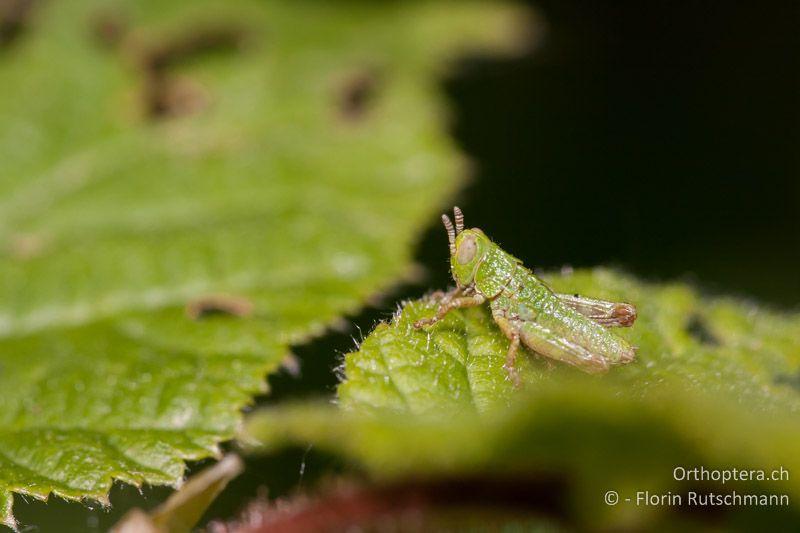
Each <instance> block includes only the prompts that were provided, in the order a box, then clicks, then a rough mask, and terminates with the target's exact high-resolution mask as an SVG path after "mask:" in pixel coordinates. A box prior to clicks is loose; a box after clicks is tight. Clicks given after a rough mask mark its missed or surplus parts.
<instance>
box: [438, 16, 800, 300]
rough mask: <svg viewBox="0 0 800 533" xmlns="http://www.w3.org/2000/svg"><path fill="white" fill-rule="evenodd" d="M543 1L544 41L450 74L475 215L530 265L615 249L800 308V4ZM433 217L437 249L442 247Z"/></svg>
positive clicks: (627, 262)
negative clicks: (514, 55)
mask: <svg viewBox="0 0 800 533" xmlns="http://www.w3.org/2000/svg"><path fill="white" fill-rule="evenodd" d="M535 6H538V7H539V10H540V11H541V12H542V13H543V15H544V18H545V20H546V21H547V25H548V34H547V36H546V38H545V40H544V42H543V46H541V47H540V48H539V49H538V50H537V51H536V52H535V53H533V54H531V55H529V56H528V57H524V58H520V59H516V60H512V61H497V60H491V61H489V60H485V61H482V60H472V61H469V62H467V63H466V64H465V65H464V68H462V69H461V73H460V74H459V75H458V76H456V77H455V78H453V79H451V80H449V81H448V82H447V83H446V90H447V93H448V95H449V96H450V98H451V99H452V101H453V106H454V107H455V109H456V113H455V117H456V119H455V124H454V128H453V129H454V135H455V137H456V139H457V140H458V142H459V143H460V144H461V145H462V147H463V149H464V151H466V152H467V153H468V154H469V155H470V156H471V157H472V158H473V159H474V161H475V162H476V163H477V166H478V172H477V176H476V180H475V182H474V184H473V185H472V186H471V187H469V188H468V189H467V190H466V191H465V192H464V194H463V196H462V199H461V200H460V202H461V204H462V205H461V207H462V208H463V209H464V210H465V213H466V217H467V223H468V225H478V226H482V229H484V230H485V231H487V232H488V234H489V235H490V236H492V237H493V238H494V239H495V240H496V241H498V242H499V243H500V244H502V245H503V247H504V248H506V249H507V250H508V251H510V252H511V253H513V254H514V255H516V256H518V257H520V258H522V259H523V261H525V263H526V264H528V265H529V266H538V267H545V268H552V267H559V266H561V265H562V264H564V263H568V264H571V265H573V266H594V265H597V264H610V265H612V266H618V267H621V268H623V269H625V270H628V271H630V272H632V273H634V274H637V275H639V276H642V277H644V278H646V279H652V280H657V281H662V280H673V279H676V278H679V279H687V278H688V279H690V280H691V281H693V282H695V284H696V285H698V286H699V287H700V288H701V289H705V290H707V291H710V292H712V293H732V294H735V295H738V296H743V297H752V298H755V299H758V300H761V301H762V302H766V303H771V304H773V305H775V306H778V307H782V308H794V309H796V308H797V304H798V302H799V301H800V280H798V274H800V259H799V257H800V256H798V247H799V246H800V107H799V106H798V104H799V103H800V61H799V60H800V53H799V52H800V31H798V28H799V27H800V3H797V2H785V3H771V4H762V3H759V4H752V3H749V2H739V3H737V2H703V3H697V2H686V3H681V2H666V1H655V2H653V1H649V2H637V1H634V0H631V1H614V2H575V1H573V2H563V1H556V0H546V1H543V2H537V3H536V4H535ZM436 230H437V232H439V233H437V234H436V235H434V240H435V241H436V242H435V243H430V242H429V241H430V239H428V240H426V242H425V243H424V246H423V250H422V254H423V262H424V263H426V264H431V259H432V258H433V256H434V254H438V255H439V257H446V248H443V247H444V245H443V244H442V242H443V235H444V233H443V232H440V231H439V228H438V227H437V228H436ZM431 244H435V245H437V249H436V250H435V251H434V250H430V251H429V245H431ZM445 274H446V272H445Z"/></svg>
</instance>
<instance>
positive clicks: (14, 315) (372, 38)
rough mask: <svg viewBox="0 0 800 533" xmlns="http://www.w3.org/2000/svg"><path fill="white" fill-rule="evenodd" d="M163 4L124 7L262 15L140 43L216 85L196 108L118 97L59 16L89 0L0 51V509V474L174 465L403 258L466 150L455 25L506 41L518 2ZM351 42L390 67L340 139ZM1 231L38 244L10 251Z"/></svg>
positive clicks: (69, 17) (105, 70)
mask: <svg viewBox="0 0 800 533" xmlns="http://www.w3.org/2000/svg"><path fill="white" fill-rule="evenodd" d="M168 4H169V5H167V4H164V3H158V5H156V4H152V5H151V4H143V5H141V6H139V5H137V7H136V8H135V9H133V8H132V9H131V11H130V28H132V29H135V32H137V33H138V34H139V35H146V36H153V35H156V36H157V35H169V33H168V31H167V30H168V29H170V28H172V29H175V28H191V26H188V25H187V24H188V23H189V22H190V21H197V20H203V19H202V17H203V16H206V17H208V15H209V13H216V14H219V16H218V17H216V18H215V19H214V20H219V21H222V22H224V21H246V23H247V27H248V28H251V27H252V28H254V31H258V30H259V29H261V28H265V29H268V31H269V46H268V47H267V46H263V47H262V46H254V47H253V48H252V49H248V50H247V53H243V54H237V55H236V56H235V60H233V58H232V57H230V54H228V55H227V56H225V58H224V60H220V61H214V60H213V58H211V57H209V56H208V54H204V53H201V54H200V55H196V54H195V53H194V52H193V53H192V54H191V56H190V57H191V59H190V60H189V61H190V62H191V63H192V64H191V65H189V64H185V61H183V60H180V61H179V62H177V61H178V60H177V59H176V60H175V61H176V62H175V63H173V62H172V60H157V61H155V63H156V64H161V65H165V66H160V67H159V69H161V70H165V71H168V72H169V73H170V76H172V75H173V74H175V75H182V74H184V73H185V74H186V75H189V76H192V79H193V80H195V79H197V80H198V81H200V82H202V83H203V84H204V85H205V84H208V86H210V87H214V92H215V94H214V97H215V98H214V106H213V108H209V109H208V112H204V113H197V114H195V115H193V116H192V117H191V119H187V120H175V121H170V123H169V124H168V125H164V126H166V127H162V125H161V124H158V125H156V124H154V123H153V122H152V121H147V122H145V121H132V120H128V119H127V117H128V116H129V115H128V114H126V110H125V109H122V110H121V112H119V111H120V110H119V108H120V107H121V106H120V104H121V103H125V104H130V102H129V101H128V100H127V95H128V94H129V93H130V88H131V86H133V85H135V84H136V82H137V79H136V75H137V73H136V72H131V70H130V69H128V68H126V66H125V65H124V64H123V62H122V61H119V60H118V58H116V57H114V56H113V55H112V54H109V53H108V50H105V49H102V48H101V47H99V46H98V45H97V43H96V42H95V41H93V40H92V38H91V37H90V36H89V35H87V33H88V32H87V28H86V27H85V24H84V25H77V24H75V21H84V22H85V21H88V20H90V16H91V14H92V13H93V12H95V9H96V6H94V5H91V4H89V3H86V2H73V1H70V2H47V3H43V4H42V8H41V10H40V11H37V23H38V24H39V25H38V26H37V31H36V32H31V33H30V35H26V38H25V42H24V45H25V46H18V47H15V49H14V53H15V54H19V57H18V58H17V57H15V58H14V61H0V76H1V77H2V78H3V80H4V83H3V84H2V85H1V86H0V92H2V98H0V115H2V116H3V117H4V125H5V126H6V127H7V128H8V131H13V132H21V133H24V134H25V135H23V137H22V138H21V137H19V136H18V135H16V134H15V135H6V136H0V160H2V161H3V164H2V166H0V250H1V251H2V252H0V362H1V363H2V371H1V372H0V390H3V394H2V395H0V449H2V450H3V453H2V454H0V455H1V456H0V494H2V497H3V499H2V502H0V503H2V504H3V505H2V506H0V518H1V519H2V520H3V521H6V522H8V521H10V520H12V519H11V516H10V512H11V511H10V502H11V496H10V494H11V492H14V491H19V492H23V493H25V494H28V495H30V496H32V497H38V498H44V497H46V496H47V495H48V494H56V495H60V496H63V497H65V498H68V499H71V500H76V501H77V500H82V501H89V500H91V499H96V500H103V499H105V498H106V497H107V493H108V490H109V487H110V486H111V484H112V483H113V482H114V480H121V481H124V482H128V483H134V484H141V483H153V484H167V485H169V484H174V483H176V482H177V481H178V480H179V479H180V478H181V476H182V474H183V471H184V467H185V463H184V462H185V461H186V460H194V459H202V458H205V457H209V456H211V455H214V454H215V453H216V452H217V451H218V445H219V443H220V442H221V441H224V440H226V439H229V438H231V437H232V436H233V435H234V434H235V431H236V428H237V427H238V425H239V422H240V420H241V410H242V408H243V407H244V406H246V405H247V404H248V402H249V401H250V400H251V399H252V397H253V395H255V394H257V393H258V392H259V391H261V390H262V385H263V382H264V376H265V375H267V374H268V373H270V372H273V371H275V370H276V369H277V368H278V365H279V364H280V361H281V359H282V358H283V356H284V355H285V353H286V350H287V348H288V346H290V345H291V344H295V343H300V342H303V341H304V340H306V339H308V338H309V336H311V335H314V334H318V333H320V332H322V331H324V330H325V328H326V327H328V325H329V324H331V323H332V322H333V321H334V320H335V318H336V317H338V316H341V315H344V314H347V313H354V312H356V310H357V309H359V308H360V306H362V305H363V303H364V301H365V300H366V299H367V298H368V296H369V295H372V294H374V293H376V292H379V291H381V290H383V289H385V288H386V287H388V286H390V285H391V284H392V283H393V282H394V281H395V280H396V279H398V278H399V277H400V276H401V275H402V273H403V272H404V271H405V269H406V267H407V265H408V264H409V263H410V262H411V253H412V250H411V243H412V242H413V241H414V236H415V235H416V234H417V231H418V230H419V228H420V227H421V226H422V225H423V222H424V221H425V220H427V219H429V218H430V217H432V216H433V213H434V212H435V210H437V209H438V205H439V204H440V203H441V202H442V201H444V199H445V198H447V197H448V196H450V195H452V194H453V193H454V191H455V190H456V188H457V187H458V184H459V177H460V175H461V171H462V170H463V167H462V165H461V163H460V162H459V156H458V154H457V152H456V151H455V149H454V146H453V144H452V142H450V141H449V140H448V138H447V135H446V131H445V128H444V127H443V126H442V124H441V121H440V119H441V117H442V116H443V114H444V113H443V104H444V101H443V99H442V98H441V95H440V94H439V93H438V92H436V91H435V90H434V87H435V83H434V80H435V78H436V76H438V74H439V72H440V70H439V66H440V65H441V63H442V62H447V61H450V60H452V59H453V58H454V57H455V55H456V54H457V52H459V51H460V50H463V47H464V45H465V44H466V43H474V45H475V46H476V47H478V48H480V49H482V50H486V51H489V50H498V49H504V48H505V47H504V43H505V42H506V40H507V36H508V35H509V33H510V32H509V31H508V28H509V24H508V23H509V21H511V20H513V19H514V17H513V15H514V14H515V13H517V12H518V11H519V9H518V8H515V7H510V6H509V5H507V4H502V3H499V2H475V3H472V2H470V3H467V4H465V3H462V2H435V3H428V2H425V3H416V2H408V3H406V2H401V3H394V2H392V3H381V4H369V3H359V2H356V3H347V4H346V5H345V6H340V7H337V8H336V9H333V10H332V9H329V8H327V7H326V6H324V5H323V3H317V2H312V3H302V5H298V4H297V3H296V2H290V1H284V0H275V1H270V2H256V1H249V0H241V1H239V0H236V1H234V2H226V3H225V4H224V6H223V5H221V4H220V3H218V2H212V1H207V0H199V1H193V2H177V3H174V4H173V3H172V2H169V3H168ZM40 15H41V18H38V17H39V16H40ZM354 19H355V20H359V21H361V22H360V23H359V24H352V23H351V22H352V21H353V20H354ZM205 20H207V18H206V19H205ZM431 30H433V31H431ZM139 32H141V33H139ZM420 33H424V34H425V35H430V39H431V40H428V39H425V40H422V41H421V40H420V39H419V38H418V37H419V35H420ZM512 33H513V32H512ZM128 37H129V36H128V34H126V35H125V36H123V37H122V39H123V41H125V43H127V42H128V41H127V39H128ZM423 41H424V42H423ZM141 42H142V43H143V44H144V45H148V44H149V43H153V42H156V41H155V40H150V39H143V40H142V41H141ZM125 43H121V44H120V46H119V47H118V49H119V53H125V51H126V50H129V49H126V44H125ZM362 43H365V47H369V49H368V50H366V49H365V50H364V51H363V52H359V49H360V47H361V46H362ZM193 47H194V45H192V46H188V47H187V48H188V49H193ZM167 55H169V54H167ZM180 55H181V54H178V56H180ZM184 57H186V58H187V60H188V57H189V56H184ZM364 57H367V58H370V59H372V58H375V61H376V63H377V64H380V65H383V68H385V69H386V73H387V76H394V73H395V72H396V71H397V70H399V69H402V73H403V76H404V80H405V82H406V83H405V84H403V86H402V87H400V88H399V89H402V90H396V89H398V87H394V86H393V87H392V90H391V91H386V92H385V93H382V94H381V104H382V106H383V104H384V103H385V104H386V106H385V107H382V111H385V113H383V112H382V113H381V114H380V115H378V114H375V115H373V116H372V117H370V118H371V120H368V121H362V122H361V127H360V128H359V132H358V134H359V135H360V136H361V138H360V140H359V142H357V143H356V142H353V139H352V138H344V137H346V136H343V135H342V134H341V129H336V128H335V127H333V125H332V123H331V122H332V121H331V120H330V118H331V103H330V92H329V90H328V89H329V88H330V86H331V85H330V81H331V80H333V79H335V77H336V75H337V73H339V72H341V71H342V69H343V68H346V67H347V66H348V65H352V64H354V63H357V62H358V61H359V58H364ZM309 58H324V61H316V60H314V61H309ZM229 60H230V61H229ZM195 62H196V63H197V64H196V65H195V64H194V63H195ZM145 63H146V61H145ZM265 65H269V67H270V68H265ZM173 67H174V68H173ZM157 70H158V69H157ZM195 70H196V72H195ZM31 95H36V98H35V99H34V98H31V97H30V96H31ZM398 131H402V132H404V135H403V136H402V142H399V140H400V139H399V138H398V135H397V132H398ZM30 139H36V142H28V141H27V140H30ZM23 141H24V142H26V150H24V151H20V149H19V146H20V144H19V143H20V142H23ZM186 146H189V147H191V150H186V149H185V147H186ZM332 221H334V222H335V223H332ZM14 235H42V236H46V246H44V247H38V249H36V250H34V253H29V252H28V251H26V250H24V248H25V247H22V248H21V249H19V250H18V251H20V250H21V251H24V252H25V253H18V254H16V255H15V254H14V253H8V251H9V250H10V248H11V246H10V245H12V241H13V236H14ZM34 248H37V247H35V246H34V247H28V250H32V249H34ZM309 258H313V260H309ZM208 294H231V295H246V296H247V299H248V300H250V301H252V302H253V304H254V306H255V309H257V310H258V312H253V313H252V314H250V315H249V316H241V317H236V319H230V320H228V319H225V320H190V319H189V318H187V315H186V313H187V311H186V308H185V306H186V303H187V302H190V301H192V300H193V299H197V298H201V297H202V296H203V295H208ZM201 314H202V313H201Z"/></svg>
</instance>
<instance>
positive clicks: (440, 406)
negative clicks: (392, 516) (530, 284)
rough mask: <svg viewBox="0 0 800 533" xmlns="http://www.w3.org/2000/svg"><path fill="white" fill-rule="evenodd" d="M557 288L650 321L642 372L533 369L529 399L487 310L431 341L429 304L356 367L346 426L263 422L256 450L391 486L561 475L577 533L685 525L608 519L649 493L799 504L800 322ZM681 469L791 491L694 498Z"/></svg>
mask: <svg viewBox="0 0 800 533" xmlns="http://www.w3.org/2000/svg"><path fill="white" fill-rule="evenodd" d="M547 279H548V281H549V282H550V284H551V286H552V287H553V288H554V289H555V290H558V291H561V292H578V293H581V294H586V295H590V296H596V297H599V298H605V299H612V300H620V301H629V302H632V303H634V304H635V305H636V306H637V308H638V311H639V319H638V320H637V322H636V324H635V325H634V327H633V328H630V329H626V330H620V334H622V335H625V336H626V337H627V338H629V339H630V340H631V341H632V342H633V343H634V344H636V345H638V347H639V351H638V353H637V358H636V361H635V362H633V363H631V364H629V365H626V366H622V367H615V368H612V369H611V370H610V371H609V373H608V374H606V375H603V376H591V375H586V374H583V373H581V372H580V371H578V370H576V369H574V368H572V367H568V366H566V365H555V366H552V368H549V367H548V364H547V363H546V362H545V361H543V360H541V359H537V358H536V357H534V356H533V355H532V354H529V353H526V354H525V355H526V356H525V357H523V358H522V361H521V363H522V364H521V366H520V373H521V376H522V378H523V380H524V387H523V388H522V389H521V390H515V389H514V388H513V386H512V385H511V383H510V382H509V381H508V380H507V379H506V376H505V371H504V370H503V368H502V364H503V362H504V360H505V354H506V350H507V347H508V340H507V339H505V337H504V336H503V334H502V332H501V331H500V330H499V329H498V328H497V327H496V326H495V325H494V323H493V322H492V320H491V315H490V314H489V312H488V309H487V308H486V307H485V306H483V307H478V308H471V309H466V310H461V311H453V312H451V313H449V314H448V315H447V317H446V319H445V320H443V321H441V322H440V323H438V324H436V325H434V326H433V327H430V328H428V329H427V330H426V331H419V330H415V329H414V328H413V327H412V326H411V324H412V323H413V322H414V321H416V320H418V319H420V318H423V317H426V316H430V315H431V314H432V313H433V312H434V310H435V307H436V304H435V302H433V301H432V300H420V301H415V302H410V303H408V304H406V305H405V306H404V307H403V309H402V310H401V311H399V312H398V314H397V315H396V316H395V317H394V319H393V320H392V321H391V323H389V324H381V325H379V326H378V327H377V328H376V329H375V330H374V331H373V332H372V333H371V334H370V335H369V336H368V337H367V338H366V339H365V340H364V342H363V343H362V344H361V346H360V348H359V350H358V351H357V352H354V353H351V354H348V355H347V356H346V358H345V375H346V378H345V380H344V382H343V383H342V384H341V385H340V387H339V399H340V408H339V409H338V410H334V409H333V408H331V407H325V406H319V405H314V404H312V405H294V406H288V407H283V408H282V407H277V408H273V409H271V410H264V411H261V412H259V413H255V414H254V415H252V416H251V417H250V419H249V421H248V425H247V430H246V432H245V433H244V436H243V439H244V440H245V441H247V442H249V443H250V445H251V446H253V448H254V449H257V450H261V451H264V450H269V449H274V448H277V447H281V446H285V445H286V444H289V443H309V442H310V443H315V444H316V445H318V446H319V447H322V448H326V449H329V450H333V451H335V452H338V453H340V454H342V455H344V456H346V457H349V458H351V459H353V460H355V461H357V462H359V463H360V464H362V465H363V466H364V467H365V468H366V469H367V471H368V472H370V473H371V474H372V475H373V476H376V477H378V478H382V477H398V476H400V477H409V476H411V477H419V476H441V475H452V474H453V473H465V472H467V473H470V472H475V471H477V472H485V473H488V474H490V475H493V476H505V475H531V476H537V475H541V474H542V473H545V474H553V475H556V476H560V478H562V479H565V480H568V482H569V486H570V490H569V492H568V495H567V496H566V497H567V499H568V500H569V501H568V502H565V503H566V504H567V505H568V507H569V508H571V509H573V508H574V509H575V510H576V513H575V515H574V517H576V520H577V523H575V524H567V525H571V526H577V527H579V528H586V527H590V526H591V527H594V528H597V527H599V526H598V524H601V525H607V526H609V527H622V526H625V525H628V526H629V525H630V524H639V525H641V526H643V527H644V529H648V528H650V527H655V526H656V525H658V522H657V521H658V520H661V519H665V520H667V519H669V518H672V519H675V518H676V515H675V514H674V513H673V512H677V509H667V510H664V509H663V508H661V511H659V509H660V508H646V507H645V506H636V505H635V504H628V503H625V502H622V503H621V504H620V505H618V506H607V505H605V503H604V502H603V495H604V493H605V492H606V491H608V490H616V491H618V492H619V493H620V494H621V495H622V496H623V497H629V498H633V500H634V501H635V498H636V494H637V492H638V491H650V492H651V493H654V494H661V493H666V492H668V491H672V493H675V494H683V495H684V497H686V495H687V493H688V491H690V490H695V491H698V490H700V491H702V490H703V489H704V488H705V489H706V490H712V491H714V492H718V493H725V492H729V491H730V490H731V488H733V489H734V490H736V491H739V492H740V493H757V494H761V493H764V494H777V495H781V494H787V495H789V497H790V499H791V501H794V500H796V499H797V498H800V482H799V481H798V479H797V476H795V475H794V474H793V472H796V471H800V456H798V454H797V449H800V424H798V423H797V412H798V410H799V409H800V388H799V387H798V386H797V379H798V375H800V345H798V343H797V342H796V339H797V338H800V316H798V315H797V314H786V313H778V312H773V311H769V310H765V309H763V308H759V307H757V306H755V305H753V304H749V303H743V302H739V301H735V300H732V299H727V298H709V297H704V296H702V295H700V294H698V293H697V292H696V291H694V290H692V289H691V288H690V287H688V286H686V285H684V284H667V285H657V284H648V283H643V282H639V281H636V280H635V279H633V278H631V277H628V276H624V275H621V274H618V273H615V272H612V271H608V270H603V269H595V270H590V271H579V272H577V273H575V274H573V275H570V276H548V277H547ZM677 466H684V467H686V468H692V467H701V466H702V467H705V468H707V469H715V468H716V469H720V468H738V469H764V470H765V471H766V472H771V471H772V470H774V469H778V468H781V467H782V468H784V469H786V470H787V471H788V472H790V476H789V479H788V480H784V481H775V482H773V481H764V482H758V481H742V482H739V483H734V484H732V485H728V486H722V485H720V484H719V483H713V482H712V483H710V484H708V483H706V484H703V483H700V484H698V483H694V484H692V483H690V482H687V481H683V482H681V481H679V480H675V479H674V478H673V469H674V468H675V467H677ZM662 511H663V512H664V513H666V515H659V514H658V513H659V512H662ZM739 511H741V512H742V513H743V514H747V513H758V510H757V509H737V512H739ZM731 512H733V511H731ZM787 512H788V511H787ZM748 516H751V515H748ZM752 516H755V515H752ZM678 518H680V517H678ZM793 519H794V520H797V521H798V523H800V517H798V516H794V518H793ZM694 525H695V526H696V525H697V523H695V524H694Z"/></svg>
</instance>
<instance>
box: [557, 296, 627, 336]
mask: <svg viewBox="0 0 800 533" xmlns="http://www.w3.org/2000/svg"><path fill="white" fill-rule="evenodd" d="M556 297H557V298H558V299H559V300H560V301H561V303H563V304H564V305H566V306H567V307H570V308H571V309H573V310H575V311H577V312H579V313H580V314H582V315H583V316H585V317H586V318H589V319H591V320H593V321H594V322H597V323H598V324H600V325H601V326H603V327H605V328H618V327H621V328H627V327H630V326H632V325H633V323H634V322H636V316H637V314H636V307H634V306H632V305H631V304H627V303H623V302H609V301H607V300H598V299H597V298H587V297H585V296H581V295H579V294H556Z"/></svg>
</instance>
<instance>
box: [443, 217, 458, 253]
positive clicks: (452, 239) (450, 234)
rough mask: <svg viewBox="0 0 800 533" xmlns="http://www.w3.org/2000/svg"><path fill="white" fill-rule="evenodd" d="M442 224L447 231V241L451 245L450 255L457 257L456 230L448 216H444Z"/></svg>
mask: <svg viewBox="0 0 800 533" xmlns="http://www.w3.org/2000/svg"><path fill="white" fill-rule="evenodd" d="M442 223H443V224H444V227H445V229H446V230H447V240H448V242H449V243H450V255H456V230H455V228H454V227H453V223H452V222H450V219H449V218H448V217H447V215H442Z"/></svg>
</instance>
